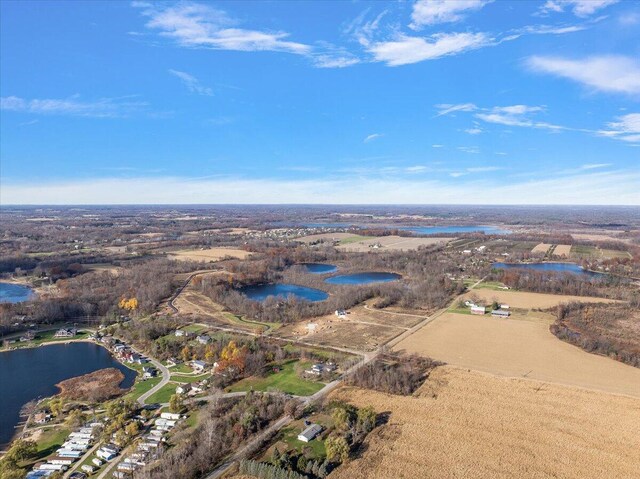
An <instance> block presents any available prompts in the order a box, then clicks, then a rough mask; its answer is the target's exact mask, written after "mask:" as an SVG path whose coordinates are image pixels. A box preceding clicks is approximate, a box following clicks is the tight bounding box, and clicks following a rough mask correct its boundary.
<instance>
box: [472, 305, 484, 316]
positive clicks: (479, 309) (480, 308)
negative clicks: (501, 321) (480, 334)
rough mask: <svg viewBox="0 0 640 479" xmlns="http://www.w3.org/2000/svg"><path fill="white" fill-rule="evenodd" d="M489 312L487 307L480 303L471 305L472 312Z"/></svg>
mask: <svg viewBox="0 0 640 479" xmlns="http://www.w3.org/2000/svg"><path fill="white" fill-rule="evenodd" d="M486 312H487V308H486V307H485V306H480V305H478V304H474V305H473V306H471V314H480V315H482V314H484V313H486Z"/></svg>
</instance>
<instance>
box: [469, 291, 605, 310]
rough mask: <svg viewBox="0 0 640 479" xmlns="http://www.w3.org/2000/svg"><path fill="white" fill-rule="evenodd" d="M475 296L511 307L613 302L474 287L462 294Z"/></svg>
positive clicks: (603, 299) (547, 306) (528, 307)
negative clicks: (572, 302)
mask: <svg viewBox="0 0 640 479" xmlns="http://www.w3.org/2000/svg"><path fill="white" fill-rule="evenodd" d="M470 297H476V298H477V299H478V301H480V302H484V303H486V304H489V303H491V302H493V301H494V300H495V301H498V302H499V303H501V304H508V305H509V306H511V307H512V308H523V309H531V308H541V309H547V308H552V307H554V306H557V305H559V304H560V303H569V302H571V301H578V302H581V303H612V302H615V301H614V300H611V299H606V298H595V297H590V296H570V295H567V294H546V293H528V292H526V291H510V290H491V289H474V290H472V291H471V292H469V293H467V294H466V295H465V296H464V299H469V298H470Z"/></svg>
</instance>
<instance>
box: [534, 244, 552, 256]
mask: <svg viewBox="0 0 640 479" xmlns="http://www.w3.org/2000/svg"><path fill="white" fill-rule="evenodd" d="M549 248H551V245H550V244H547V243H540V244H538V245H536V246H535V247H534V248H533V249H532V250H531V252H532V253H542V254H546V253H547V251H549Z"/></svg>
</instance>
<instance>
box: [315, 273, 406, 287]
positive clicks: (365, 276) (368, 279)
mask: <svg viewBox="0 0 640 479" xmlns="http://www.w3.org/2000/svg"><path fill="white" fill-rule="evenodd" d="M400 278H402V276H400V275H399V274H396V273H378V272H374V273H355V274H342V275H339V276H332V277H331V278H327V279H325V280H324V281H325V283H331V284H350V285H354V284H371V283H388V282H389V281H396V280H398V279H400Z"/></svg>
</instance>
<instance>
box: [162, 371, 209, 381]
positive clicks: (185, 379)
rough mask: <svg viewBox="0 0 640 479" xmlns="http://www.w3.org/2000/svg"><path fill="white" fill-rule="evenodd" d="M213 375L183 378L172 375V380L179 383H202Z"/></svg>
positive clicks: (206, 374) (178, 375)
mask: <svg viewBox="0 0 640 479" xmlns="http://www.w3.org/2000/svg"><path fill="white" fill-rule="evenodd" d="M210 377H211V374H209V373H205V374H198V375H197V376H182V375H180V374H172V375H171V380H172V381H175V382H178V383H195V382H198V381H202V380H203V379H209V378H210Z"/></svg>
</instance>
